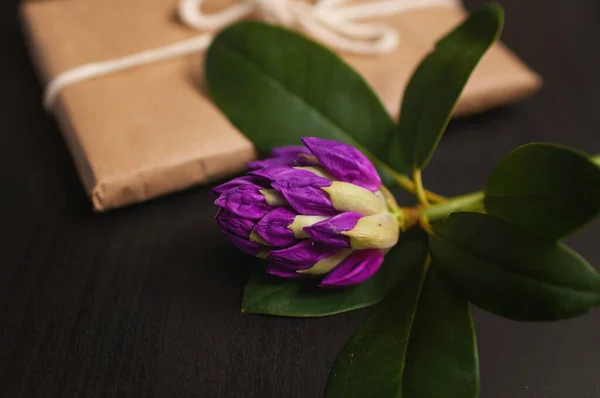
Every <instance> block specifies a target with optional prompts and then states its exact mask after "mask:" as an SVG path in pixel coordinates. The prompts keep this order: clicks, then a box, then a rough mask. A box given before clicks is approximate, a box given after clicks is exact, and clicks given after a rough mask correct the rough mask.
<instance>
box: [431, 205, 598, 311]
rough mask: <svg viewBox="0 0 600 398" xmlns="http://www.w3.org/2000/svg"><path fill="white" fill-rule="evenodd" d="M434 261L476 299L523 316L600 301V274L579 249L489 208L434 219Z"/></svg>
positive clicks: (455, 284) (486, 306) (487, 307)
mask: <svg viewBox="0 0 600 398" xmlns="http://www.w3.org/2000/svg"><path fill="white" fill-rule="evenodd" d="M429 247H430V250H431V255H432V258H433V261H434V262H435V263H436V265H437V266H438V270H440V272H441V273H442V275H443V276H444V278H445V279H446V280H447V281H448V282H449V283H450V284H451V285H452V286H453V287H454V288H455V289H456V290H457V291H458V292H459V293H460V294H462V295H464V296H465V297H466V298H467V299H468V300H469V301H471V302H472V303H473V304H475V305H477V306H479V307H481V308H483V309H484V310H487V311H490V312H493V313H495V314H497V315H500V316H503V317H506V318H510V319H514V320H521V321H552V320H558V319H564V318H569V317H573V316H577V315H581V314H583V313H585V312H587V311H588V310H589V309H590V308H591V307H594V306H596V305H598V304H600V275H598V274H597V273H596V271H594V269H593V268H592V267H591V266H590V265H589V264H588V263H587V262H586V261H585V260H584V259H583V258H582V257H581V256H580V255H578V254H577V253H575V252H574V251H572V250H570V249H569V248H568V247H566V246H564V245H563V244H561V243H557V242H554V241H551V240H548V239H545V238H541V237H539V236H538V235H535V234H533V233H532V232H530V231H528V230H526V229H523V228H521V227H519V226H516V225H512V224H509V223H508V222H506V221H504V220H502V219H499V218H496V217H494V216H491V215H488V214H480V213H455V214H453V215H451V216H450V217H449V218H447V219H445V220H443V221H441V222H439V223H436V224H434V225H433V233H432V234H431V235H430V237H429Z"/></svg>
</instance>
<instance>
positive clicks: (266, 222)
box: [254, 207, 297, 247]
mask: <svg viewBox="0 0 600 398" xmlns="http://www.w3.org/2000/svg"><path fill="white" fill-rule="evenodd" d="M296 215H297V214H296V213H295V212H293V211H292V210H290V209H287V208H285V207H279V208H277V209H275V210H272V211H270V212H269V213H267V215H266V216H264V217H263V218H261V219H260V221H259V222H258V223H257V224H256V227H254V231H255V232H256V234H257V235H258V236H260V237H261V238H263V239H264V240H265V242H267V243H268V244H269V245H271V246H275V247H286V246H290V245H292V244H293V243H294V242H296V238H295V237H294V232H293V231H292V230H291V229H288V226H289V225H290V224H291V223H293V222H294V218H296Z"/></svg>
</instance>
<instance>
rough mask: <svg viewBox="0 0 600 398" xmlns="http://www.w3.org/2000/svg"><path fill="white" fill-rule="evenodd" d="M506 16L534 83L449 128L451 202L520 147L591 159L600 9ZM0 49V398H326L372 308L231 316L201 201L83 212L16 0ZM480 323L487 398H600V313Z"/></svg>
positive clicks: (594, 238) (518, 10)
mask: <svg viewBox="0 0 600 398" xmlns="http://www.w3.org/2000/svg"><path fill="white" fill-rule="evenodd" d="M482 3H484V0H470V1H467V6H468V7H469V8H473V7H475V6H477V5H479V4H482ZM502 3H503V4H504V6H505V8H506V14H507V23H506V29H505V32H504V35H503V40H504V42H505V43H506V44H507V45H508V46H509V47H511V48H512V49H513V50H514V51H515V52H516V53H517V54H518V55H519V56H520V57H521V58H523V59H524V60H525V61H526V62H527V63H528V64H529V65H531V66H532V67H533V68H534V69H536V70H537V71H539V72H540V73H541V74H542V75H543V77H544V79H545V86H544V88H543V90H542V91H541V92H540V93H539V94H538V95H537V96H535V97H534V98H532V99H530V100H527V101H525V102H523V103H521V104H519V105H517V106H513V107H510V108H505V109H501V110H496V111H492V112H488V113H486V114H484V115H480V116H477V117H472V118H467V119H464V120H459V121H456V122H453V123H452V125H451V127H450V130H449V132H448V134H447V136H446V137H445V138H444V140H443V142H442V144H441V148H440V150H439V151H438V153H436V155H435V157H434V159H433V162H432V164H431V166H430V167H429V168H428V169H427V171H426V172H425V175H424V178H425V180H426V182H427V183H428V184H429V185H431V186H432V188H435V189H436V190H439V191H441V192H443V193H445V194H448V195H453V194H459V193H463V192H466V191H470V190H476V189H479V188H480V187H482V186H483V184H484V182H485V180H486V177H487V175H488V174H489V172H490V171H491V169H492V168H493V167H494V165H495V164H496V163H497V162H498V161H499V160H500V159H501V158H502V156H503V155H504V154H506V153H507V152H508V151H510V150H512V149H513V148H515V147H517V146H518V145H520V144H523V143H526V142H530V141H553V142H559V143H562V144H567V145H572V146H575V147H577V148H580V149H583V150H586V151H589V152H592V153H597V152H600V134H599V131H598V129H599V128H598V125H599V124H600V94H599V93H600V77H599V74H600V56H599V49H600V23H598V20H599V18H600V2H598V0H577V1H570V2H566V1H559V0H504V1H503V2H502ZM0 37H1V38H2V39H1V41H0V42H1V43H2V44H1V49H2V52H1V53H0V54H1V55H0V105H1V106H0V116H1V117H0V129H1V132H0V183H1V184H2V185H1V186H2V195H0V227H1V228H2V231H3V233H2V234H1V238H0V397H6V398H12V397H27V398H29V397H57V398H64V397H178V398H185V397H206V398H211V397H218V398H221V397H223V398H229V397H231V398H237V397H249V398H252V397H261V398H270V397H273V398H296V397H297V398H311V397H322V396H323V393H324V387H325V383H326V380H327V376H328V373H329V371H330V369H331V366H332V364H333V361H334V360H335V357H336V355H337V353H338V352H339V350H340V348H341V347H342V345H343V344H344V342H345V341H346V340H347V338H348V337H349V336H350V335H351V334H352V332H353V330H354V329H355V328H356V326H357V325H358V324H359V323H360V321H361V320H362V319H363V317H364V316H365V314H366V311H358V312H353V313H350V314H344V315H339V316H334V317H329V318H325V319H318V320H295V319H281V318H270V317H263V316H252V315H244V314H241V313H240V311H239V306H240V299H241V291H242V286H243V284H244V281H245V279H246V277H247V276H248V267H249V260H248V259H247V258H246V257H244V256H243V255H240V254H238V253H237V252H236V251H234V250H232V249H231V247H230V246H229V245H227V243H226V241H225V239H224V238H223V237H222V236H221V235H220V234H219V232H218V228H217V226H216V224H215V223H214V222H213V213H214V211H215V209H214V207H213V206H212V205H211V201H212V199H211V197H209V195H208V188H206V187H204V188H202V187H201V188H196V189H192V190H189V191H187V192H184V193H181V194H176V195H171V196H169V197H166V198H162V199H159V200H155V201H152V202H150V203H146V204H143V205H137V206H132V207H129V208H125V209H122V210H118V211H113V212H110V213H107V214H94V213H93V212H92V211H91V206H90V203H89V201H88V199H87V198H86V196H85V194H84V192H83V189H82V187H81V185H80V183H79V180H78V178H77V175H76V173H75V169H74V167H73V165H72V162H71V159H70V157H69V154H68V152H67V150H66V147H65V145H64V143H63V141H62V138H61V136H60V133H59V131H58V129H57V127H56V125H55V123H54V122H53V120H52V118H51V117H49V116H48V115H47V114H45V113H44V112H43V110H42V107H41V88H40V86H39V83H38V80H37V79H36V76H35V74H34V71H33V68H32V65H31V62H30V60H29V58H28V56H27V54H26V51H25V46H24V43H23V37H22V34H21V30H20V27H19V25H18V18H17V2H16V1H15V0H4V1H2V2H1V3H0ZM599 236H600V223H598V222H596V223H595V224H594V225H592V226H591V227H589V228H588V229H586V230H585V231H583V232H581V233H578V234H577V235H576V236H574V237H573V238H571V239H569V242H568V243H569V244H570V245H571V246H572V247H574V248H575V249H577V250H579V251H580V252H581V253H582V254H583V255H584V256H585V257H586V258H587V259H588V260H589V261H590V262H591V263H592V264H594V265H595V266H596V267H600V244H599V243H600V240H599V238H598V237H599ZM474 316H475V323H476V327H477V334H478V340H479V350H480V361H481V378H482V393H481V396H482V398H513V397H515V398H520V397H530V398H584V397H586V398H587V397H589V398H597V397H600V311H593V312H592V313H590V314H588V315H586V316H583V317H581V318H577V319H574V320H569V321H563V322H558V323H552V324H524V323H516V322H511V321H507V320H504V319H501V318H498V317H495V316H492V315H489V314H486V313H483V312H482V311H479V310H477V309H474ZM432 382H435V375H432Z"/></svg>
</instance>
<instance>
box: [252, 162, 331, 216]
mask: <svg viewBox="0 0 600 398" xmlns="http://www.w3.org/2000/svg"><path fill="white" fill-rule="evenodd" d="M275 169H277V170H274V171H273V172H271V173H270V178H271V186H272V187H273V189H275V190H276V191H277V192H279V193H280V194H281V196H283V197H284V199H285V200H286V201H287V202H288V203H289V204H290V206H292V208H293V209H294V210H296V211H297V212H298V213H299V214H302V215H305V216H331V215H334V214H337V213H338V211H337V210H336V209H334V208H333V204H332V203H331V199H329V194H327V192H325V191H323V190H322V189H321V188H325V187H328V186H330V185H331V181H330V180H328V179H327V178H323V177H319V176H317V175H316V174H314V173H312V172H310V171H308V170H298V169H294V168H288V169H287V170H281V168H275ZM268 170H269V169H264V170H263V175H265V176H266V175H267V174H269V171H268Z"/></svg>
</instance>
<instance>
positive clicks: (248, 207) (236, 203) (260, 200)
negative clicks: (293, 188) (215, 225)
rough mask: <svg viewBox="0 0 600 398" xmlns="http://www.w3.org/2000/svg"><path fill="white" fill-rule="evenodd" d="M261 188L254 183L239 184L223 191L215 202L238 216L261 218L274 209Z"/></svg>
mask: <svg viewBox="0 0 600 398" xmlns="http://www.w3.org/2000/svg"><path fill="white" fill-rule="evenodd" d="M260 189H261V187H259V186H256V185H253V184H244V185H239V186H237V187H235V188H232V189H230V190H229V191H227V192H225V193H222V194H221V196H219V197H218V198H217V200H215V204H216V205H217V206H220V207H222V208H223V209H225V210H227V211H228V212H230V213H232V214H234V215H236V216H239V217H243V218H247V219H250V220H259V219H261V218H262V217H264V216H265V215H266V214H267V213H268V212H269V211H271V210H273V208H272V207H271V206H269V205H268V204H267V203H266V199H265V196H264V195H263V194H262V193H261V192H260Z"/></svg>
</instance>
